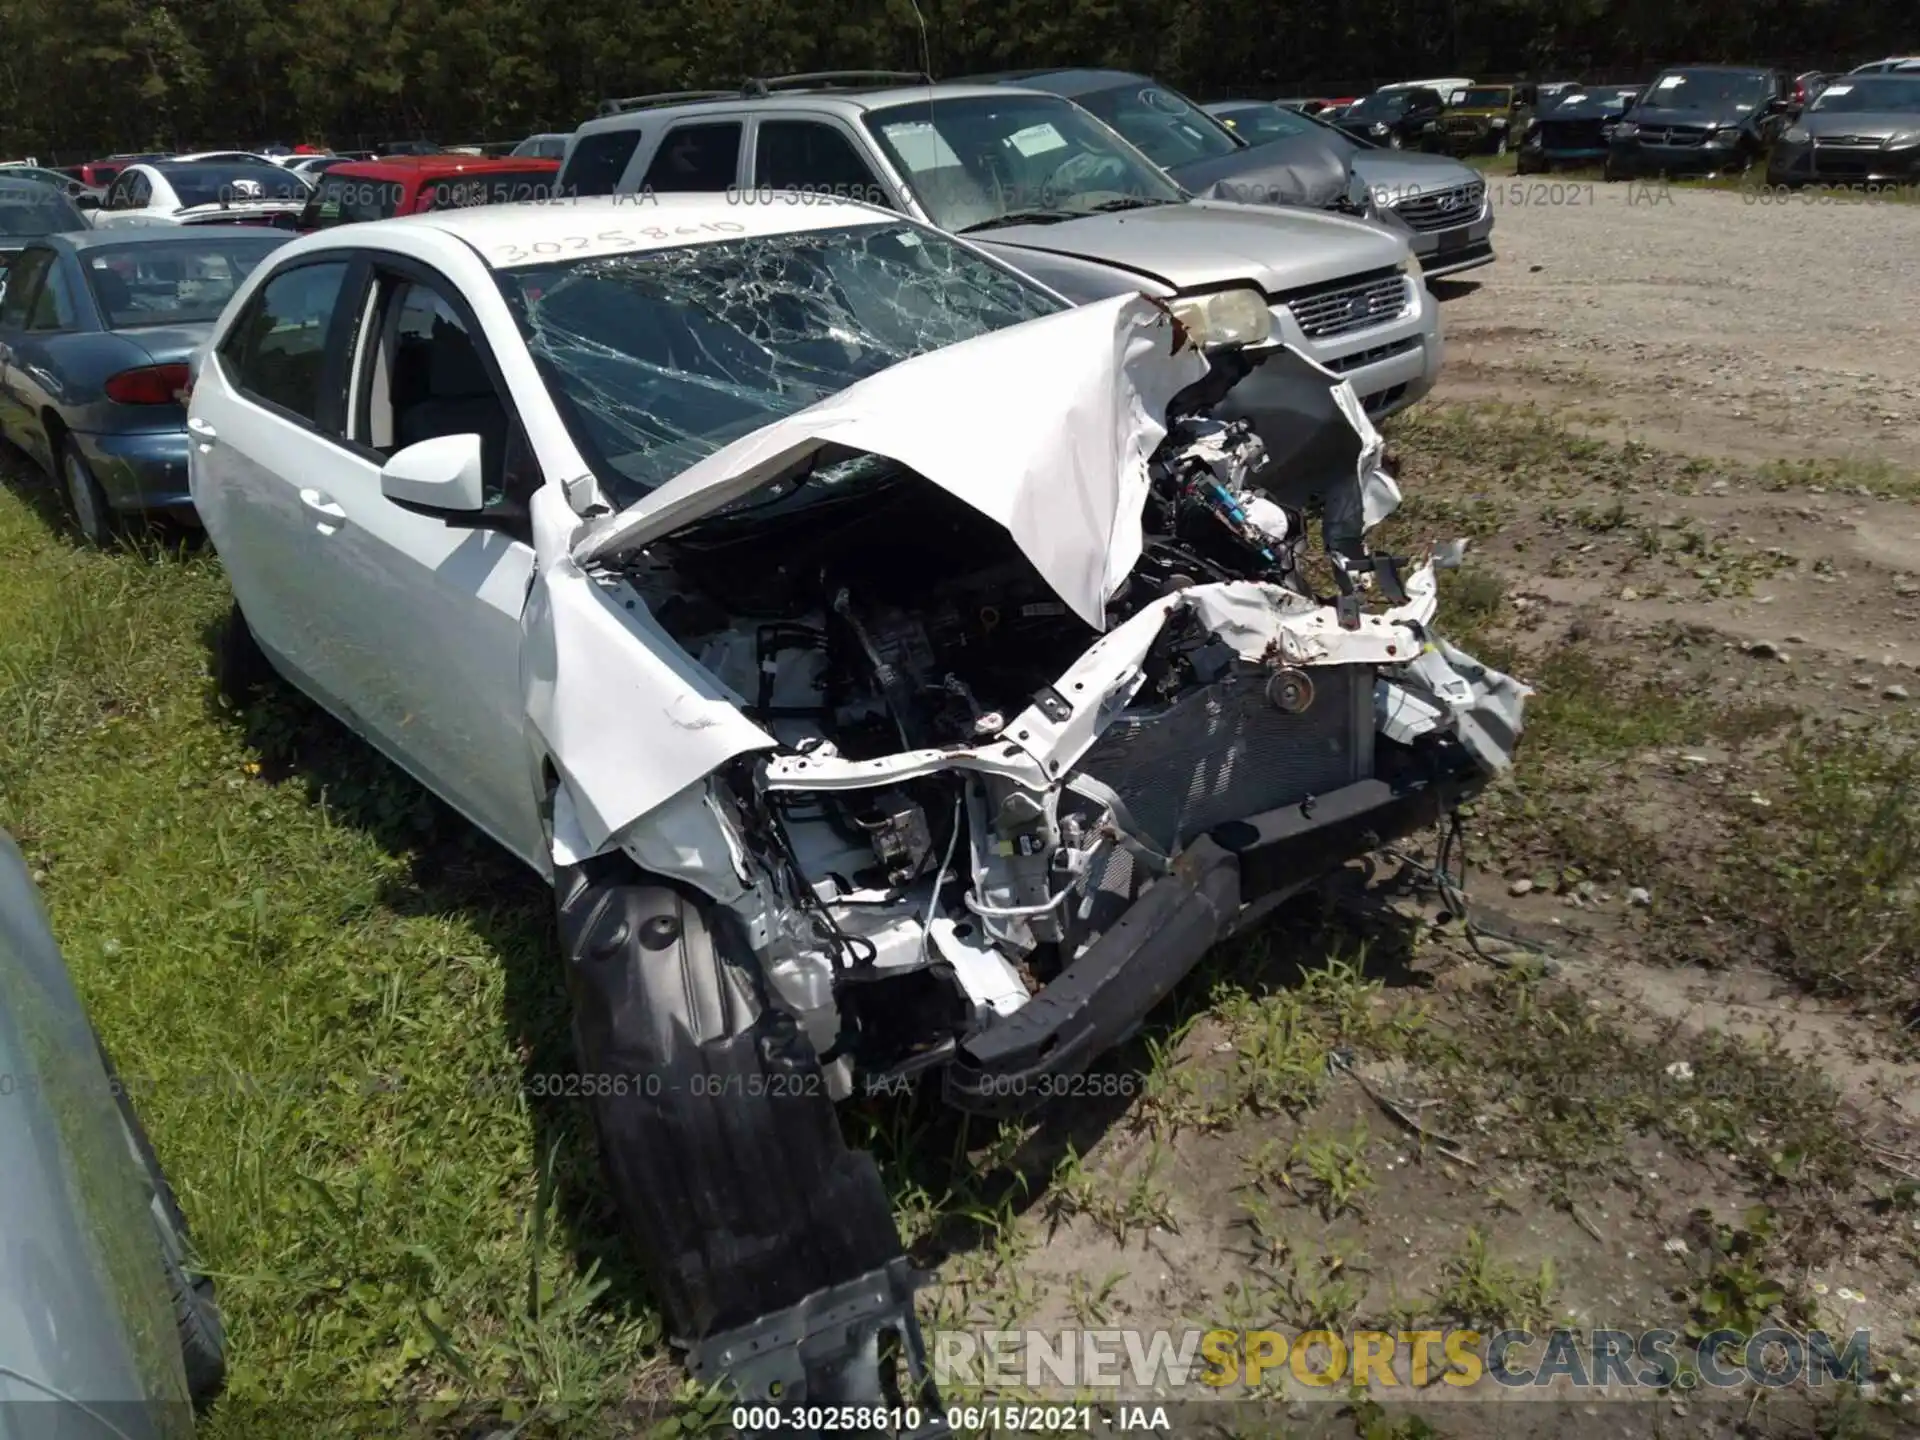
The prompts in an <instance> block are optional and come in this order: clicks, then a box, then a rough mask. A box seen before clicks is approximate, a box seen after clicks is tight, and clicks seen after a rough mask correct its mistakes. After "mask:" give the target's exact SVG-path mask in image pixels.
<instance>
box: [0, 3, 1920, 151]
mask: <svg viewBox="0 0 1920 1440" xmlns="http://www.w3.org/2000/svg"><path fill="white" fill-rule="evenodd" d="M0 24H4V27H5V28H4V34H5V36H6V40H7V44H6V47H5V50H4V51H3V52H0V78H4V81H5V87H6V88H5V94H6V101H5V108H4V112H3V113H0V130H4V139H0V152H4V155H5V156H6V157H8V158H11V157H15V156H22V155H27V154H33V155H35V156H37V157H39V158H40V159H42V160H52V161H55V162H57V163H71V162H72V161H75V160H80V159H89V158H93V157H94V156H97V155H102V154H105V153H108V152H111V151H135V150H142V149H183V148H188V147H201V146H207V147H211V146H232V145H256V144H267V143H273V142H283V143H287V144H295V143H299V142H301V141H309V142H313V143H325V144H331V145H333V146H334V147H336V148H340V149H353V148H362V147H363V146H366V145H370V144H373V143H376V142H379V141H385V140H395V139H403V138H432V139H436V140H439V141H441V142H442V143H458V142H461V141H470V140H493V139H511V138H516V137H518V136H521V135H524V134H528V133H531V132H533V131H537V130H548V129H554V130H570V129H572V128H573V127H574V126H575V125H577V124H578V123H579V122H580V121H581V120H582V119H583V118H585V117H586V116H588V115H590V114H592V113H593V107H594V105H595V104H596V103H597V101H598V100H599V99H600V98H601V97H602V96H606V95H629V94H637V93H643V92H648V91H656V90H677V89H687V88H693V87H721V86H731V85H735V84H738V83H740V82H741V81H742V80H744V79H746V78H747V77H749V76H754V75H775V74H782V73H790V72H793V71H803V70H820V69H834V68H857V67H877V68H887V69H908V70H920V69H923V68H924V69H930V70H931V72H932V73H933V74H935V75H937V76H941V77H952V76H958V75H963V74H967V73H970V72H979V71H987V70H1002V69H1011V68H1020V67H1028V66H1036V65H1056V64H1088V65H1101V66H1116V67H1124V68H1127V69H1134V70H1141V71H1146V72H1149V73H1151V74H1153V75H1155V76H1157V77H1158V78H1160V79H1162V80H1164V81H1166V82H1167V83H1169V84H1172V85H1175V86H1178V87H1180V88H1182V89H1185V90H1188V91H1189V92H1191V93H1194V94H1196V95H1197V96H1199V97H1200V98H1202V99H1214V98H1225V97H1227V96H1238V95H1253V96H1264V97H1274V96H1280V95H1288V94H1313V93H1326V92H1327V91H1329V90H1334V89H1341V90H1344V91H1351V90H1354V89H1358V88H1360V87H1363V86H1368V85H1371V84H1373V83H1378V82H1383V81H1385V80H1388V79H1395V78H1401V77H1406V76H1412V75H1420V74H1459V75H1485V76H1531V77H1533V78H1536V79H1552V78H1555V77H1567V78H1585V79H1594V80H1603V79H1610V78H1611V79H1634V78H1643V77H1644V75H1645V73H1647V72H1650V71H1652V70H1654V69H1657V68H1658V67H1660V66H1662V65H1668V64H1674V63H1683V62H1687V61H1746V62H1758V63H1771V64H1781V65H1787V66H1791V67H1792V68H1794V69H1796V70H1797V69H1845V68H1848V67H1850V66H1851V65H1853V64H1856V63H1858V62H1860V61H1862V60H1866V59H1872V58H1875V57H1877V56H1880V55H1883V54H1889V53H1913V52H1914V51H1916V50H1920V12H1916V9H1915V6H1914V0H1242V3H1237V4H1232V3H1226V0H838V3H836V4H819V3H802V0H564V3H547V0H458V3H442V0H0Z"/></svg>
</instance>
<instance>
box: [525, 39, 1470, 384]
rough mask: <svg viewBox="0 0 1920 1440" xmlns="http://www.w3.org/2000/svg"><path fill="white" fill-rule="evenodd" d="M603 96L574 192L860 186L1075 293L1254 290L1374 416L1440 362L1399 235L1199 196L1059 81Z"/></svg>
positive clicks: (762, 87)
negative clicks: (1053, 90) (1049, 84)
mask: <svg viewBox="0 0 1920 1440" xmlns="http://www.w3.org/2000/svg"><path fill="white" fill-rule="evenodd" d="M601 111H602V114H601V115H600V116H599V117H598V118H596V119H593V120H589V121H588V122H587V123H586V124H584V125H582V126H581V127H580V128H579V130H578V131H577V132H575V134H574V136H573V139H572V141H571V142H570V143H569V144H568V146H567V154H566V160H565V162H564V164H563V166H562V169H561V173H560V182H559V183H560V190H561V192H562V193H564V194H568V195H621V194H632V195H642V196H644V195H647V194H661V193H666V192H670V191H699V190H705V191H725V192H728V193H729V194H730V195H732V196H733V197H735V198H736V199H737V200H738V201H739V203H742V204H768V205H775V204H797V203H806V202H807V201H808V200H809V199H810V198H826V197H833V198H850V199H858V200H865V201H868V202H870V203H873V204H877V205H881V206H884V207H886V208H888V209H892V210H898V211H902V212H904V213H906V214H908V215H911V216H914V217H915V218H917V219H920V220H924V221H927V222H929V223H931V224H934V225H937V226H939V227H940V228H941V229H944V230H948V231H951V232H953V233H955V234H958V235H962V236H964V237H966V238H967V239H968V240H970V241H973V242H975V243H976V244H978V245H980V246H981V247H982V248H983V249H986V250H988V251H990V252H991V253H993V254H995V255H997V256H998V257H999V258H1000V259H1002V260H1005V261H1007V262H1008V263H1010V264H1012V265H1014V266H1015V267H1017V268H1018V269H1020V270H1022V271H1024V272H1026V273H1027V274H1028V275H1030V276H1032V277H1033V278H1034V279H1036V280H1039V281H1040V282H1042V283H1043V284H1046V285H1048V286H1051V287H1052V288H1053V289H1054V290H1056V291H1058V292H1059V293H1060V294H1062V295H1064V296H1065V297H1067V298H1068V299H1069V300H1072V301H1074V302H1075V303H1080V304H1085V303H1087V302H1089V301H1093V300H1099V299H1105V298H1107V297H1109V296H1112V295H1116V294H1119V293H1122V292H1125V291H1145V292H1146V293H1148V294H1151V295H1158V296H1162V297H1174V296H1181V297H1186V296H1195V295H1207V294H1216V293H1220V292H1229V291H1241V292H1243V293H1244V292H1246V291H1249V290H1251V291H1257V292H1258V301H1259V303H1260V304H1262V305H1264V306H1266V307H1267V308H1269V309H1270V310H1271V312H1272V316H1273V322H1274V323H1273V336H1272V340H1273V343H1276V344H1277V343H1285V344H1289V345H1292V346H1293V347H1294V348H1296V349H1298V350H1300V351H1302V352H1304V353H1305V354H1307V355H1308V356H1310V357H1311V358H1312V359H1314V360H1315V361H1317V362H1318V363H1320V364H1321V365H1324V366H1325V367H1326V368H1327V369H1329V370H1331V371H1333V372H1334V373H1335V374H1337V375H1340V376H1341V377H1342V378H1344V379H1346V380H1347V381H1349V382H1350V383H1351V384H1352V386H1353V389H1354V391H1355V392H1356V393H1357V394H1358V395H1359V397H1360V400H1361V402H1362V403H1363V404H1364V405H1365V407H1366V409H1367V411H1368V413H1369V414H1370V415H1372V416H1374V417H1375V418H1379V417H1382V416H1385V415H1388V414H1391V413H1392V412H1393V411H1395V410H1399V409H1401V408H1403V407H1405V406H1407V405H1410V404H1412V403H1413V402H1414V401H1415V400H1418V399H1419V398H1420V397H1421V396H1423V395H1425V394H1426V393H1427V391H1428V390H1430V389H1432V388H1433V382H1434V380H1435V378H1436V377H1437V376H1438V374H1439V371H1440V360H1441V348H1442V347H1441V339H1440V323H1439V307H1438V305H1437V304H1436V302H1435V301H1434V299H1433V297H1432V296H1431V295H1429V294H1428V292H1427V289H1426V286H1425V284H1424V282H1423V281H1422V279H1421V275H1420V270H1419V266H1418V264H1417V262H1416V261H1415V260H1414V258H1413V254H1412V251H1411V249H1410V248H1409V246H1408V244H1407V241H1406V239H1405V238H1404V237H1402V236H1399V235H1396V234H1394V233H1392V232H1390V231H1389V230H1387V229H1386V228H1385V227H1383V226H1380V225H1377V224H1374V223H1372V222H1369V221H1365V220H1359V219H1350V218H1347V217H1343V216H1336V215H1330V214H1326V213H1322V212H1313V211H1307V210H1285V209H1277V208H1274V207H1271V206H1258V205H1244V204H1238V203H1234V202H1230V201H1223V200H1198V199H1194V198H1193V197H1192V196H1191V195H1189V194H1188V192H1187V191H1185V190H1183V189H1181V188H1180V186H1178V185H1177V184H1175V183H1174V182H1173V181H1172V180H1171V179H1170V178H1168V177H1167V175H1166V174H1165V173H1164V172H1162V171H1161V170H1160V169H1158V168H1157V167H1156V166H1154V165H1153V163H1152V162H1151V161H1149V160H1148V159H1147V158H1146V157H1145V156H1144V155H1142V154H1141V153H1140V152H1139V151H1138V150H1136V149H1134V148H1133V146H1131V145H1129V144H1128V143H1127V142H1126V141H1125V140H1123V139H1122V138H1121V137H1120V136H1119V135H1118V134H1116V133H1115V132H1114V131H1113V130H1111V129H1109V128H1108V127H1107V126H1106V125H1105V124H1104V123H1102V122H1101V121H1100V120H1099V119H1097V118H1096V117H1095V116H1094V115H1093V114H1091V113H1090V112H1089V111H1086V110H1084V109H1082V108H1081V107H1079V106H1078V105H1075V104H1074V103H1073V102H1072V101H1070V100H1067V99H1064V98H1063V97H1061V96H1058V95H1049V94H1045V93H1042V92H1039V91H1034V90H1026V89H1022V88H1017V87H1011V86H1006V85H961V84H945V85H943V84H936V83H933V82H931V81H929V80H927V79H926V78H925V77H917V76H912V75H902V74H897V73H893V72H880V73H874V72H864V71H863V72H832V73H828V74H820V75H793V76H785V77H782V78H779V79H774V80H761V81H753V82H750V83H749V84H748V85H747V86H746V87H744V89H742V90H739V91H720V90H708V91H682V92H675V93H672V94H666V95H646V96H636V97H632V98H629V99H621V100H607V101H603V102H602V104H601Z"/></svg>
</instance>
